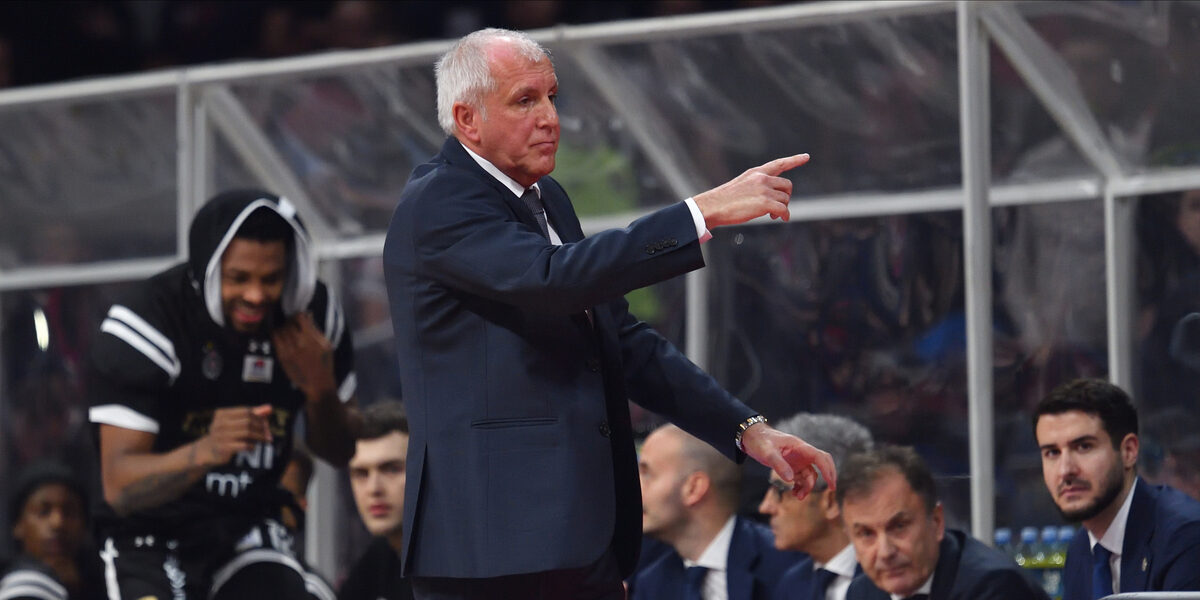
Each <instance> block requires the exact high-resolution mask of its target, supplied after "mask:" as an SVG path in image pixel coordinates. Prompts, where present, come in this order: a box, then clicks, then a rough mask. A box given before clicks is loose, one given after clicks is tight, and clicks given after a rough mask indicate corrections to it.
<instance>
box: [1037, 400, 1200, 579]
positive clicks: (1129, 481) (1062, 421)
mask: <svg viewBox="0 0 1200 600" xmlns="http://www.w3.org/2000/svg"><path fill="white" fill-rule="evenodd" d="M1033 428H1034V433H1035V435H1036V436H1037V442H1038V446H1039V448H1041V452H1042V476H1043V478H1044V479H1045V480H1046V488H1047V489H1049V490H1050V495H1051V496H1053V497H1054V503H1055V505H1057V506H1058V509H1059V510H1060V511H1061V512H1062V515H1063V518H1065V519H1067V520H1068V521H1080V522H1082V523H1083V530H1084V531H1086V532H1087V535H1076V536H1075V537H1074V538H1073V540H1072V542H1071V547H1070V548H1068V550H1067V564H1066V566H1065V567H1064V569H1063V598H1064V600H1094V599H1096V598H1103V597H1105V596H1108V595H1110V594H1115V593H1124V592H1149V591H1155V592H1157V591H1196V590H1200V503H1198V502H1196V501H1195V500H1193V499H1192V498H1190V497H1188V496H1187V495H1186V494H1184V493H1182V492H1179V491H1177V490H1174V489H1171V488H1169V487H1167V486H1163V485H1157V486H1156V485H1150V484H1148V483H1146V482H1144V481H1142V480H1141V479H1139V478H1138V476H1137V460H1138V449H1139V440H1138V417H1137V410H1136V409H1135V408H1134V407H1133V402H1132V401H1131V400H1130V398H1129V395H1128V394H1126V393H1125V391H1124V390H1122V389H1121V388H1119V387H1117V386H1115V385H1113V384H1111V383H1108V382H1107V381H1102V380H1099V379H1078V380H1075V381H1072V382H1069V383H1066V384H1063V385H1061V386H1059V387H1057V388H1055V389H1054V390H1053V391H1051V392H1050V394H1049V395H1047V396H1046V397H1045V398H1043V399H1042V400H1041V401H1040V402H1039V403H1038V405H1037V408H1036V409H1035V410H1034V416H1033Z"/></svg>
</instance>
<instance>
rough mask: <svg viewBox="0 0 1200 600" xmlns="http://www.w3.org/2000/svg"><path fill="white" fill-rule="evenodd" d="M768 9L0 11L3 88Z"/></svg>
mask: <svg viewBox="0 0 1200 600" xmlns="http://www.w3.org/2000/svg"><path fill="white" fill-rule="evenodd" d="M773 3H776V2H774V1H773V0H654V1H651V2H637V1H633V0H610V1H606V2H567V1H565V0H505V1H503V2H489V1H485V0H456V1H448V2H443V1H439V0H411V1H406V2H375V1H372V0H306V1H302V2H284V1H272V0H255V1H246V2H221V1H219V0H181V1H166V0H124V1H118V0H107V1H103V0H79V1H70V2H66V1H61V0H54V1H51V2H37V1H27V0H25V1H18V2H6V3H3V4H2V5H0V88H4V87H11V86H23V85H35V84H40V83H50V82H55V81H62V80H68V79H75V78H79V77H92V76H98V75H115V74H121V73H130V72H134V71H140V70H145V69H155V68H162V67H174V66H187V65H196V64H202V63H212V62H220V61H228V60H240V59H269V58H279V57H285V56H295V55H300V54H307V53H312V52H321V51H326V50H333V49H357V48H373V47H378V46H387V45H390V44H399V43H405V42H413V41H420V40H430V39H451V38H456V37H459V36H461V35H463V34H465V33H467V32H470V31H474V30H475V29H479V28H481V27H505V28H509V29H520V30H528V29H537V28H543V27H551V26H554V25H558V24H562V23H568V24H581V23H594V22H599V21H611V20H616V19H627V18H640V17H652V16H666V15H674V14H686V13H694V12H702V11H711V10H725V9H731V8H744V7H749V6H759V5H763V4H773Z"/></svg>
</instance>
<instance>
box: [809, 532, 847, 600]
mask: <svg viewBox="0 0 1200 600" xmlns="http://www.w3.org/2000/svg"><path fill="white" fill-rule="evenodd" d="M857 568H858V557H857V556H855V554H854V544H846V547H845V548H842V551H841V552H838V553H837V554H835V555H833V558H831V559H829V562H827V563H824V564H822V563H819V562H816V561H813V570H814V571H815V570H817V569H825V570H826V571H832V572H833V573H835V574H836V575H837V577H836V578H834V580H833V581H830V582H829V587H827V588H825V600H845V598H846V591H847V590H849V589H850V582H851V581H853V580H854V570H855V569H857ZM814 600H815V599H814Z"/></svg>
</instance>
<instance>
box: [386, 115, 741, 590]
mask: <svg viewBox="0 0 1200 600" xmlns="http://www.w3.org/2000/svg"><path fill="white" fill-rule="evenodd" d="M539 187H540V188H541V191H542V201H543V203H544V204H545V207H546V214H547V216H548V217H549V220H550V224H551V225H552V226H553V227H554V228H555V230H556V231H557V232H558V234H559V235H560V237H561V238H562V239H563V241H564V242H565V243H564V244H563V245H562V246H555V245H552V244H550V243H549V242H548V241H547V240H546V239H545V237H543V235H542V233H541V230H540V228H539V226H538V224H537V221H535V220H534V216H533V213H531V212H530V211H529V209H528V208H527V207H526V206H525V204H524V203H523V202H522V201H521V200H520V199H519V198H518V197H516V196H515V195H513V193H512V192H511V191H509V190H508V189H507V188H505V187H504V186H503V185H501V184H500V182H499V181H496V179H495V178H493V177H492V176H490V175H488V174H487V173H486V172H485V171H484V170H483V169H482V168H480V167H479V165H478V164H477V163H476V162H475V161H474V160H472V158H471V157H470V156H469V155H468V154H467V153H466V150H464V149H463V147H462V146H461V144H459V142H458V141H457V140H455V139H453V138H451V139H448V140H447V141H446V143H445V144H444V145H443V147H442V151H441V152H440V153H439V154H438V155H437V156H435V157H434V158H433V159H432V160H431V161H430V162H428V163H426V164H424V165H421V166H419V167H417V168H416V169H415V170H414V171H413V174H412V176H411V178H410V179H409V181H408V184H407V185H406V186H405V188H404V192H403V193H402V194H401V196H400V201H399V204H398V205H397V207H396V211H395V214H394V215H393V217H392V221H391V224H390V226H389V228H388V233H387V239H386V242H385V243H384V251H383V260H384V275H385V279H386V282H387V288H388V300H389V303H390V307H391V317H392V324H393V327H394V329H395V334H396V346H397V353H398V358H399V361H398V362H399V365H398V366H399V371H400V379H401V384H402V386H403V389H404V403H405V405H406V408H407V411H408V417H409V424H410V427H411V429H412V431H411V436H410V439H409V453H408V486H407V493H406V496H405V504H404V551H403V553H402V555H403V557H404V561H403V562H404V568H405V573H406V574H412V575H417V576H427V577H455V578H484V577H496V576H502V575H510V574H517V573H532V572H540V571H546V570H552V569H563V568H574V567H581V566H584V565H588V564H591V563H593V562H594V561H596V560H597V559H598V558H599V557H600V556H601V554H602V553H603V552H604V551H605V549H606V548H608V547H609V545H610V544H611V545H612V546H613V548H614V549H615V551H616V555H617V559H618V563H619V565H620V568H621V572H622V575H628V574H629V573H631V572H632V571H633V568H634V565H635V563H636V562H637V552H638V547H639V545H640V539H641V522H642V514H641V496H640V490H639V486H638V474H637V457H636V454H635V450H634V445H633V433H632V427H631V425H630V417H629V405H628V403H627V401H628V400H633V401H634V402H637V403H638V404H640V405H642V406H644V407H646V408H647V409H649V410H652V411H654V412H657V413H660V414H662V415H665V416H667V417H668V418H669V419H670V420H671V421H673V422H675V423H676V424H678V425H680V426H681V427H683V428H684V429H685V430H687V431H689V432H691V433H692V434H694V435H696V436H697V437H699V438H701V439H703V440H705V441H707V442H709V443H710V444H713V445H714V446H715V447H716V448H717V449H718V450H720V451H722V452H723V453H724V454H725V455H727V456H729V457H731V458H733V459H735V460H741V459H742V458H743V456H742V455H740V453H738V451H737V449H736V448H735V446H734V436H735V431H736V428H737V424H738V423H740V422H741V421H743V420H745V419H747V418H749V417H750V416H752V415H753V414H754V411H752V410H751V409H749V408H748V407H746V406H745V405H744V404H742V403H741V402H739V401H738V400H736V399H735V398H733V397H732V396H730V395H729V394H728V393H727V392H725V391H724V390H723V389H721V388H720V386H718V385H717V384H716V382H715V381H713V379H712V378H711V377H709V376H708V375H707V374H705V373H704V372H703V371H701V370H700V369H699V368H698V367H696V366H695V365H693V364H692V363H691V362H690V361H688V360H687V358H686V357H684V356H683V354H682V353H680V352H679V351H678V350H677V349H676V348H675V347H674V346H672V345H671V344H670V343H669V342H667V341H666V340H665V339H664V338H663V337H662V336H660V335H659V334H658V333H656V332H655V331H654V330H653V329H651V328H650V327H649V326H647V325H646V324H645V323H642V322H640V321H638V320H637V319H636V318H634V317H633V316H632V315H630V314H629V312H628V305H627V304H626V303H625V301H624V299H623V295H624V294H625V293H627V292H629V291H631V290H634V289H637V288H640V287H644V286H647V285H649V284H652V283H656V282H659V281H662V280H664V279H668V278H670V277H674V276H676V275H680V274H683V273H685V272H687V271H690V270H693V269H697V268H700V267H701V266H703V264H704V260H703V257H702V256H701V253H700V244H699V240H698V239H697V236H696V228H695V224H694V222H693V221H692V218H691V213H690V211H689V210H688V208H687V206H685V205H684V204H683V203H676V204H674V205H672V206H670V207H667V208H664V209H661V210H659V211H657V212H654V213H651V214H650V215H647V216H645V217H643V218H641V219H638V220H637V221H635V222H633V223H632V224H630V225H629V226H628V227H626V228H624V229H616V230H610V231H605V232H602V233H600V234H597V235H594V236H592V237H590V238H587V239H584V237H583V231H582V229H581V228H580V225H579V220H578V218H577V217H576V216H575V211H574V209H573V208H572V207H571V202H570V200H569V199H568V198H567V194H566V192H564V191H563V189H562V187H560V186H559V185H558V183H557V182H555V181H554V180H553V179H552V178H550V177H544V178H542V179H541V180H540V181H539ZM585 309H590V310H591V320H590V321H589V317H588V316H587V315H586V314H585V312H584V311H585ZM593 323H594V324H593Z"/></svg>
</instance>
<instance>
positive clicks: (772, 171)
mask: <svg viewBox="0 0 1200 600" xmlns="http://www.w3.org/2000/svg"><path fill="white" fill-rule="evenodd" d="M806 162H808V154H807V153H805V154H796V155H793V156H785V157H783V158H777V159H775V160H773V161H771V162H769V163H766V164H764V165H763V166H761V167H759V169H761V170H762V171H763V172H764V173H766V174H767V175H770V176H772V177H774V176H776V175H779V174H780V173H783V172H785V171H790V170H792V169H795V168H796V167H799V166H800V165H802V164H804V163H806Z"/></svg>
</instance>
